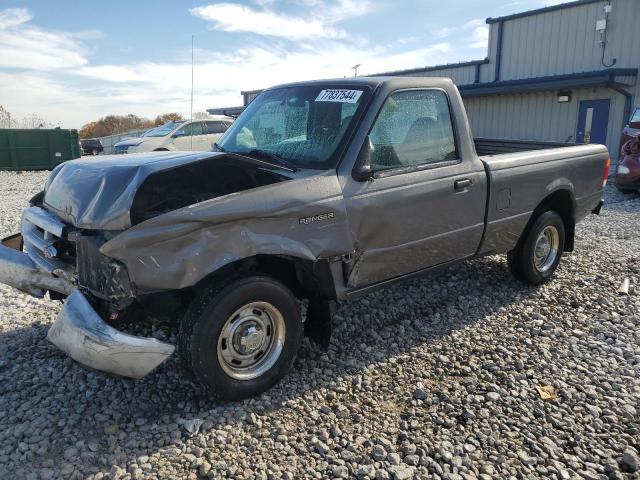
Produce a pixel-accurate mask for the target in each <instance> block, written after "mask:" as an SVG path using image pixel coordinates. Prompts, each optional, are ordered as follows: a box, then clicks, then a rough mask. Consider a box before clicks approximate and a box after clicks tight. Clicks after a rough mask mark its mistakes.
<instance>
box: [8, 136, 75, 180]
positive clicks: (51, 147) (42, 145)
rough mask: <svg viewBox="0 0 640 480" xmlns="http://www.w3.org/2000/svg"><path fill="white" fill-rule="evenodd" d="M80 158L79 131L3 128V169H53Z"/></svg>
mask: <svg viewBox="0 0 640 480" xmlns="http://www.w3.org/2000/svg"><path fill="white" fill-rule="evenodd" d="M78 157H80V147H79V145H78V131H77V130H63V129H60V128H55V129H44V128H34V129H19V128H9V129H0V170H50V169H52V168H53V167H55V166H56V165H58V164H59V163H62V162H65V161H67V160H71V159H73V158H78Z"/></svg>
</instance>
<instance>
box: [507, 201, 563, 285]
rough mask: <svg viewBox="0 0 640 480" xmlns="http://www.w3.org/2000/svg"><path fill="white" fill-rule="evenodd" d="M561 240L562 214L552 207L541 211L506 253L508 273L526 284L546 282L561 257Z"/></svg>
mask: <svg viewBox="0 0 640 480" xmlns="http://www.w3.org/2000/svg"><path fill="white" fill-rule="evenodd" d="M564 243H565V229H564V222H563V220H562V217H561V216H560V215H559V214H558V213H557V212H555V211H552V210H550V211H547V212H544V213H542V214H541V215H540V216H538V218H536V220H535V221H534V222H533V224H532V225H531V226H530V227H529V228H528V229H527V230H525V232H524V234H523V237H522V238H521V239H520V241H519V242H518V245H517V246H516V248H515V249H514V250H512V251H510V252H509V253H508V254H507V260H508V263H509V269H510V270H511V273H512V274H513V275H514V276H515V277H516V278H517V279H518V280H520V281H522V282H524V283H527V284H529V285H534V286H537V285H542V284H544V283H547V282H549V281H550V280H551V278H552V277H553V274H554V273H555V271H556V269H557V268H558V264H559V263H560V259H561V258H562V253H563V252H564Z"/></svg>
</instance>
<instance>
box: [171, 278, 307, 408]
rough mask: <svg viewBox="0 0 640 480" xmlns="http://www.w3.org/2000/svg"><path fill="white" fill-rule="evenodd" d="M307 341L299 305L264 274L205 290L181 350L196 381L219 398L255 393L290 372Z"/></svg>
mask: <svg viewBox="0 0 640 480" xmlns="http://www.w3.org/2000/svg"><path fill="white" fill-rule="evenodd" d="M301 339H302V318H301V315H300V306H299V304H298V301H297V299H296V298H295V297H294V295H293V294H292V293H291V291H290V290H289V289H288V288H287V287H286V286H284V285H283V284H282V283H280V282H278V281H276V280H274V279H272V278H269V277H263V276H252V277H247V278H242V279H239V280H236V281H233V282H231V283H228V284H226V285H224V286H213V287H209V288H206V289H205V290H204V291H203V292H202V293H200V294H199V295H197V297H196V298H195V299H194V301H193V302H192V304H191V306H190V307H189V308H188V310H187V312H186V314H185V317H184V319H183V321H182V324H181V326H180V331H179V334H178V350H179V354H180V357H181V359H182V362H183V365H184V366H185V367H186V368H187V370H188V371H189V373H191V374H192V376H193V378H194V379H195V380H196V382H197V383H199V384H200V385H202V386H203V387H204V388H205V389H206V390H207V391H208V392H209V394H210V395H211V396H212V397H213V398H215V399H219V400H237V399H241V398H246V397H251V396H254V395H257V394H259V393H262V392H264V391H265V390H267V389H269V388H271V387H272V386H273V385H275V384H276V383H277V382H278V381H279V380H280V379H281V378H283V377H284V376H285V375H286V373H287V372H288V371H289V369H290V368H291V366H292V365H293V362H294V360H295V357H296V354H297V353H298V348H299V347H300V342H301Z"/></svg>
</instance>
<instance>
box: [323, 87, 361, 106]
mask: <svg viewBox="0 0 640 480" xmlns="http://www.w3.org/2000/svg"><path fill="white" fill-rule="evenodd" d="M360 95H362V90H343V89H328V90H322V91H321V92H320V93H319V94H318V96H317V97H316V102H338V103H356V102H357V101H358V99H359V98H360Z"/></svg>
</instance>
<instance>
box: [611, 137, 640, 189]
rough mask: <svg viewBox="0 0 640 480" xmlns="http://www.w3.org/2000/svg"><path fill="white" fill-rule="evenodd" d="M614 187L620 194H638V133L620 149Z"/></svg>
mask: <svg viewBox="0 0 640 480" xmlns="http://www.w3.org/2000/svg"><path fill="white" fill-rule="evenodd" d="M615 185H616V188H617V189H618V190H619V191H620V192H622V193H634V192H640V131H638V133H637V134H635V135H633V136H631V137H630V140H628V141H627V142H626V143H625V144H624V145H623V147H622V151H621V152H620V161H619V162H618V166H617V167H616V175H615Z"/></svg>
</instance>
